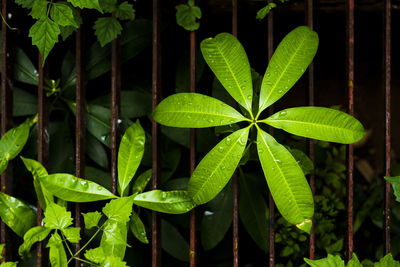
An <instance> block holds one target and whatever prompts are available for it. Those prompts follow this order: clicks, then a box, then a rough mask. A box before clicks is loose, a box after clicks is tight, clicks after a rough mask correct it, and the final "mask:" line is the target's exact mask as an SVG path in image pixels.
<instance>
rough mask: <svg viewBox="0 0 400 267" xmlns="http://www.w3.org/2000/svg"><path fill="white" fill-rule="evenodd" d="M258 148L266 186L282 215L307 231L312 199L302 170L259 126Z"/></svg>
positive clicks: (309, 224)
mask: <svg viewBox="0 0 400 267" xmlns="http://www.w3.org/2000/svg"><path fill="white" fill-rule="evenodd" d="M257 150H258V156H259V158H260V162H261V166H262V168H263V171H264V175H265V178H266V180H267V183H268V187H269V189H270V191H271V194H272V197H273V198H274V201H275V204H276V207H277V208H278V210H279V212H280V213H281V214H282V216H283V217H284V218H285V219H286V220H287V221H288V222H289V223H292V224H295V225H296V226H297V227H298V228H299V229H301V230H303V231H305V232H307V233H309V232H310V229H311V224H312V222H311V217H312V215H313V213H314V201H313V197H312V194H311V189H310V186H309V185H308V183H307V180H306V178H305V177H304V174H303V171H302V170H301V168H300V166H299V165H298V164H297V162H296V160H295V159H294V158H293V156H292V154H290V152H289V151H287V150H286V148H285V147H284V146H282V145H281V144H279V143H278V142H276V140H275V139H274V138H273V137H272V136H271V135H269V134H267V133H266V132H264V131H263V130H261V129H260V128H258V133H257Z"/></svg>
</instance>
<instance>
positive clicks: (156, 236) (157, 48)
mask: <svg viewBox="0 0 400 267" xmlns="http://www.w3.org/2000/svg"><path fill="white" fill-rule="evenodd" d="M160 10H161V2H160V0H153V63H152V68H153V69H152V75H153V77H152V79H153V81H152V106H153V107H152V108H153V111H154V110H155V108H156V107H157V105H158V103H159V101H160V99H161V11H160ZM151 136H152V167H153V179H152V188H153V189H159V188H160V183H161V156H160V154H161V150H160V127H159V125H158V124H157V122H156V121H155V120H154V118H153V119H152V129H151ZM151 242H152V253H151V254H152V266H153V267H157V266H161V214H159V213H158V212H155V211H153V212H152V240H151Z"/></svg>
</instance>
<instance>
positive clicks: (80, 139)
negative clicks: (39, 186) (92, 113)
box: [75, 26, 86, 267]
mask: <svg viewBox="0 0 400 267" xmlns="http://www.w3.org/2000/svg"><path fill="white" fill-rule="evenodd" d="M82 27H83V26H81V28H79V29H78V30H77V32H76V44H75V45H76V51H75V69H76V123H75V134H76V136H75V140H76V142H75V145H76V147H75V175H76V176H77V177H80V178H83V177H85V137H86V125H85V124H86V121H85V117H86V116H85V115H86V113H85V107H86V101H85V82H84V68H83V54H82V53H83V49H84V48H83V33H82V31H83V29H82ZM75 226H76V227H81V206H80V204H79V203H76V204H75ZM81 229H82V228H81ZM81 233H82V231H81ZM80 248H81V242H78V243H76V245H75V250H76V251H79V250H80ZM77 256H78V257H80V255H77ZM80 264H81V263H80V261H79V260H76V261H75V267H79V266H80Z"/></svg>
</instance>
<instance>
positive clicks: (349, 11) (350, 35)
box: [346, 0, 354, 260]
mask: <svg viewBox="0 0 400 267" xmlns="http://www.w3.org/2000/svg"><path fill="white" fill-rule="evenodd" d="M346 20H347V30H346V36H347V49H346V54H347V57H346V69H347V87H348V105H349V106H348V108H349V114H350V115H352V116H353V115H354V0H347V2H346ZM353 175H354V147H353V145H349V146H348V166H347V240H346V241H347V242H346V243H347V260H350V259H351V257H352V254H353V250H354V244H353V217H354V211H353V195H354V185H353V179H354V177H353Z"/></svg>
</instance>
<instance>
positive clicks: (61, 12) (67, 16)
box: [50, 2, 79, 28]
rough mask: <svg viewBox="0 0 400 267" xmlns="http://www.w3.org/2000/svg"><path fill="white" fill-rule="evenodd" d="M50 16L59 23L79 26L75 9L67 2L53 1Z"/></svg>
mask: <svg viewBox="0 0 400 267" xmlns="http://www.w3.org/2000/svg"><path fill="white" fill-rule="evenodd" d="M50 16H51V18H52V20H54V22H55V23H57V24H58V25H61V26H74V27H76V28H78V27H79V24H78V22H77V21H76V20H75V17H74V13H73V9H72V8H71V6H69V5H68V4H67V3H63V2H61V3H53V5H52V8H51V10H50Z"/></svg>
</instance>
